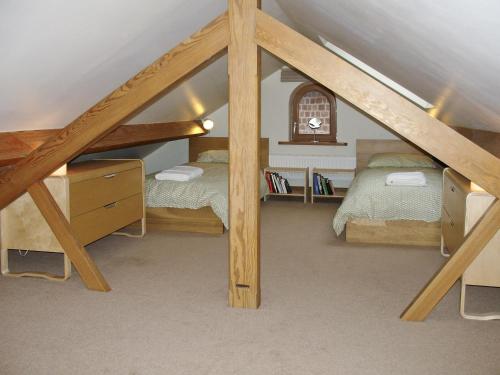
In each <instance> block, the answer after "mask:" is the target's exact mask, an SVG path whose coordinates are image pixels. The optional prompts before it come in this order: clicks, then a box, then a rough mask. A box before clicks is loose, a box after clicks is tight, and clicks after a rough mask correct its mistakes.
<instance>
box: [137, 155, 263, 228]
mask: <svg viewBox="0 0 500 375" xmlns="http://www.w3.org/2000/svg"><path fill="white" fill-rule="evenodd" d="M189 165H192V166H195V167H200V168H203V171H204V172H203V175H202V176H200V177H197V178H195V179H193V180H191V181H187V182H179V181H157V180H156V179H155V174H150V175H148V176H146V182H145V185H146V186H145V195H146V197H145V198H146V206H147V207H174V208H191V209H198V208H202V207H206V206H210V207H212V210H213V211H214V213H215V214H216V215H217V216H218V217H219V218H220V219H221V221H222V223H223V224H224V227H226V229H227V228H229V219H228V164H225V163H189ZM267 192H268V187H267V184H266V180H265V178H264V176H263V175H261V180H260V196H261V197H263V196H264V195H265V194H266V193H267Z"/></svg>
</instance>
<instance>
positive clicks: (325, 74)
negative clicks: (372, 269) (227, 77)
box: [256, 10, 500, 321]
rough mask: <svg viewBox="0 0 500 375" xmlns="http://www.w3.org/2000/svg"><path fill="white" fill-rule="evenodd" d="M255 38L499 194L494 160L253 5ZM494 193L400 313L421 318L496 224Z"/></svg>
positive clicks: (499, 167)
mask: <svg viewBox="0 0 500 375" xmlns="http://www.w3.org/2000/svg"><path fill="white" fill-rule="evenodd" d="M256 18H257V27H256V30H257V31H256V41H257V44H259V45H260V46H261V47H262V48H264V49H266V50H267V51H269V52H270V53H272V54H274V55H275V56H277V57H279V58H280V59H282V60H284V61H285V62H286V63H288V64H290V65H291V66H293V67H295V68H296V69H298V70H300V71H301V72H303V73H305V74H306V75H308V76H309V77H311V78H312V79H314V80H316V81H317V82H319V83H321V84H322V85H324V86H326V87H328V88H329V89H330V90H332V91H334V92H335V93H336V94H337V95H339V96H341V97H343V98H344V99H346V100H347V101H348V102H350V103H352V104H353V105H354V106H356V107H358V108H359V109H361V110H362V111H364V112H365V113H367V114H369V115H370V116H372V117H373V118H375V119H377V120H378V121H380V122H381V123H383V124H384V125H386V126H388V127H390V128H391V129H393V130H394V131H396V132H397V133H398V134H399V135H401V136H402V137H404V138H406V139H408V140H410V141H411V142H413V143H414V144H416V145H417V146H419V147H420V148H422V149H423V150H425V151H427V152H428V153H429V154H431V155H433V156H435V157H437V158H438V159H439V160H441V161H442V162H444V163H445V164H447V165H449V166H451V167H452V168H453V169H455V170H457V171H458V172H460V173H461V174H463V175H464V176H466V177H468V178H469V179H471V180H472V181H474V182H476V183H477V184H479V185H481V186H482V187H483V188H484V189H486V190H487V191H489V192H490V193H492V194H493V195H495V196H496V197H499V196H500V160H499V159H498V158H496V157H495V156H493V155H492V154H490V153H488V152H486V151H485V150H484V149H482V148H481V147H479V146H477V145H476V144H474V143H472V142H471V141H469V140H467V139H466V138H465V137H463V136H462V135H460V134H459V133H457V132H456V131H455V130H453V129H451V128H450V127H448V126H447V125H445V124H444V123H442V122H441V121H439V120H437V119H435V118H433V117H431V116H429V115H428V114H427V113H426V112H424V111H423V110H421V109H420V108H418V107H417V106H415V105H414V104H413V103H411V102H409V101H408V100H406V99H405V98H403V97H402V96H400V95H398V94H397V93H396V92H394V91H392V90H391V89H389V88H388V87H386V86H384V85H383V84H381V83H380V82H378V81H376V80H375V79H373V78H372V77H370V76H368V75H367V74H366V73H364V72H362V71H360V70H358V69H357V68H355V67H353V66H352V65H350V64H349V63H347V62H345V61H344V60H342V59H340V58H339V57H337V56H335V55H334V54H332V53H330V52H329V51H327V50H326V49H324V48H323V47H321V46H319V45H317V44H316V43H314V42H312V41H310V40H309V39H307V38H305V37H304V36H302V35H300V34H299V33H297V32H296V31H294V30H292V29H290V28H289V27H288V26H286V25H283V24H282V23H280V22H279V21H277V20H275V19H273V18H272V17H270V16H269V15H266V14H265V13H263V12H262V11H259V10H257V17H256ZM498 216H499V203H498V199H497V201H496V202H495V204H494V205H493V206H492V207H491V208H490V209H489V211H488V212H487V213H486V214H485V216H484V217H483V218H482V219H481V221H480V222H479V223H478V224H477V225H476V227H475V228H474V229H473V231H472V232H471V233H470V234H469V237H468V238H467V240H466V241H465V242H464V244H463V245H462V246H461V247H460V249H459V250H457V251H456V252H455V253H454V254H453V256H452V257H451V258H450V259H449V260H448V262H447V263H446V264H445V266H444V267H443V268H442V269H441V270H440V271H439V272H438V273H437V274H436V275H435V276H434V277H433V279H432V280H431V281H430V282H429V283H428V284H427V285H426V286H425V287H424V288H423V290H422V291H421V292H420V293H419V295H418V296H417V297H416V298H415V300H414V301H413V302H412V303H411V304H410V306H408V308H407V309H406V310H405V312H404V313H403V315H402V317H401V318H402V319H404V320H415V321H418V320H424V319H425V318H426V317H427V316H428V314H429V313H430V312H431V311H432V310H433V308H434V307H435V306H436V304H437V303H438V302H439V301H440V300H441V298H442V297H443V296H444V295H445V294H446V293H447V292H448V290H449V289H450V288H451V286H452V285H453V284H454V283H455V281H456V280H457V279H458V278H459V277H460V275H462V274H463V272H464V271H465V270H466V269H467V267H468V266H469V265H470V264H471V263H472V262H473V261H474V259H475V258H476V256H477V255H478V254H479V253H480V252H481V250H482V249H483V248H484V246H485V244H486V243H487V242H488V240H489V239H490V238H491V237H492V236H493V235H494V234H495V233H496V231H497V230H498V229H499V227H500V225H499V219H498Z"/></svg>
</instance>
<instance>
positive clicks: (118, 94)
mask: <svg viewBox="0 0 500 375" xmlns="http://www.w3.org/2000/svg"><path fill="white" fill-rule="evenodd" d="M228 39H229V32H228V17H227V13H224V14H222V15H221V16H219V17H217V18H216V19H215V20H214V21H212V22H211V23H209V24H208V25H207V26H205V27H204V28H203V29H202V30H200V31H199V32H197V33H195V34H193V35H192V36H191V37H189V38H187V39H186V40H184V41H183V42H182V43H180V44H179V45H177V46H176V47H174V48H173V49H172V50H170V51H169V52H168V53H166V54H165V55H163V56H162V57H160V58H159V59H158V60H156V61H155V62H154V63H152V64H151V65H150V66H148V67H147V68H145V69H144V70H142V71H141V72H139V73H138V74H137V75H136V76H135V77H133V78H132V79H130V80H129V81H127V82H126V83H125V84H123V85H122V86H121V87H119V88H118V89H116V90H115V91H113V92H112V93H111V94H110V95H108V96H107V97H106V98H104V99H103V100H101V101H100V102H99V103H97V104H96V105H95V106H93V107H92V108H90V109H89V110H88V111H86V112H85V113H84V114H82V115H81V116H80V117H78V118H77V119H76V120H74V121H73V122H72V123H70V124H69V125H68V126H66V127H65V128H64V129H62V130H61V131H60V132H58V133H57V135H55V136H53V137H51V138H50V139H49V140H47V141H46V142H45V143H44V144H43V145H41V146H40V147H38V148H37V149H36V150H34V151H33V152H31V153H30V154H29V155H28V156H27V157H26V158H24V159H23V160H21V161H19V162H18V163H17V164H15V165H14V166H12V168H6V169H5V170H3V171H2V172H0V209H1V208H3V207H5V206H6V205H7V204H9V203H10V202H12V201H13V200H14V199H16V198H17V197H19V196H20V195H21V194H22V193H23V192H25V191H26V189H27V188H28V187H29V186H31V185H33V184H34V183H35V182H37V181H40V180H42V179H43V178H45V177H46V176H48V175H49V174H50V173H52V172H53V171H55V170H56V169H57V168H59V167H60V166H61V165H63V164H64V163H67V162H68V161H70V160H71V159H73V158H74V157H76V156H77V155H79V154H81V152H82V151H83V150H85V149H87V148H88V147H89V146H90V145H91V144H93V143H94V142H96V141H97V140H99V139H101V138H102V137H103V136H105V135H106V134H108V133H109V132H111V131H112V130H113V129H115V128H116V127H117V126H118V124H119V123H120V122H122V121H123V120H124V119H125V118H127V117H128V116H130V115H131V114H132V113H134V112H135V111H137V110H139V109H140V108H142V107H143V106H144V105H146V104H147V103H148V102H150V101H151V100H153V99H154V98H155V97H157V96H158V95H160V94H162V93H163V92H165V91H166V90H167V89H168V88H169V87H171V86H172V85H174V84H176V83H177V82H179V81H180V80H181V79H183V78H185V77H186V76H187V75H188V74H190V73H191V72H193V71H194V70H195V69H197V68H199V67H200V66H201V65H203V64H204V63H206V62H208V61H209V60H211V59H212V58H213V57H214V56H216V55H217V54H218V53H220V52H221V51H222V50H224V49H225V48H226V47H227V45H228Z"/></svg>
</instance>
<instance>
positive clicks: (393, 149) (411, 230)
mask: <svg viewBox="0 0 500 375" xmlns="http://www.w3.org/2000/svg"><path fill="white" fill-rule="evenodd" d="M379 153H407V154H420V155H425V153H424V152H423V151H422V150H420V149H418V148H417V147H415V146H413V145H410V144H408V143H406V142H404V141H400V140H358V141H357V143H356V157H357V161H356V177H355V179H354V180H353V183H352V185H351V188H349V191H348V192H347V195H346V197H345V199H344V201H343V203H342V205H341V206H340V207H339V209H338V210H337V213H336V215H335V217H334V221H333V227H334V230H335V232H336V233H337V234H340V233H341V232H342V231H343V230H344V227H345V231H346V241H347V242H356V243H371V244H398V245H417V246H439V245H440V242H441V221H440V217H441V195H442V169H441V168H367V165H368V161H369V160H370V158H371V157H372V156H373V155H375V154H379ZM414 170H419V171H421V172H423V173H424V174H425V176H426V179H427V186H425V187H407V186H405V187H400V186H385V177H386V176H387V174H388V173H391V172H399V171H414Z"/></svg>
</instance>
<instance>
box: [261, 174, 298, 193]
mask: <svg viewBox="0 0 500 375" xmlns="http://www.w3.org/2000/svg"><path fill="white" fill-rule="evenodd" d="M266 181H267V185H268V186H269V191H270V192H271V193H275V194H291V193H292V187H291V186H290V184H289V183H288V180H287V179H286V178H284V177H282V176H280V175H279V174H278V173H276V172H266Z"/></svg>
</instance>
